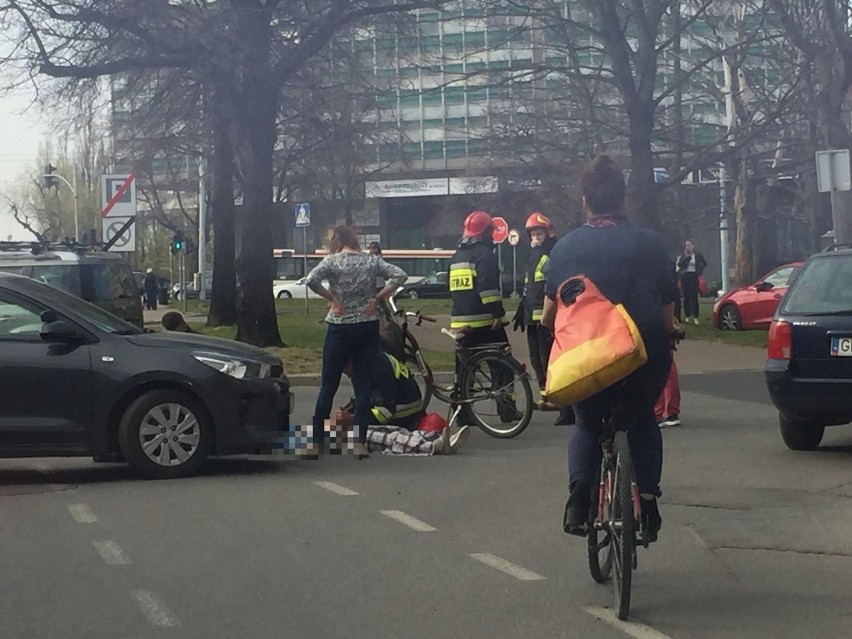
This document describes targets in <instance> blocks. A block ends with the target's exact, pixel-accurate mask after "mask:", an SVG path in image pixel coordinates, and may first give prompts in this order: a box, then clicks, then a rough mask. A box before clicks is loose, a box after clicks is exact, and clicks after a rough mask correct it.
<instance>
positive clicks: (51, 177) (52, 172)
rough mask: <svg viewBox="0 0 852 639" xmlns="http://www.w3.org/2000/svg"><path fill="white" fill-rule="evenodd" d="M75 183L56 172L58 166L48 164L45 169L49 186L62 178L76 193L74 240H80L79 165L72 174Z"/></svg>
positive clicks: (45, 181) (45, 176)
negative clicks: (78, 206)
mask: <svg viewBox="0 0 852 639" xmlns="http://www.w3.org/2000/svg"><path fill="white" fill-rule="evenodd" d="M71 179H72V181H73V182H74V183H73V184H72V183H71V182H69V181H68V180H66V179H65V178H64V177H62V176H61V175H58V174H57V173H56V167H55V166H51V165H50V164H48V165H47V166H46V167H45V170H44V183H45V185H46V186H47V188H50V187H51V186H56V182H55V180H62V181H63V182H64V183H65V184H66V186H68V188H69V189H71V193H73V194H74V240H75V241H77V242H79V241H80V218H79V217H78V215H77V167H76V166H75V167H74V172H73V174H72V176H71Z"/></svg>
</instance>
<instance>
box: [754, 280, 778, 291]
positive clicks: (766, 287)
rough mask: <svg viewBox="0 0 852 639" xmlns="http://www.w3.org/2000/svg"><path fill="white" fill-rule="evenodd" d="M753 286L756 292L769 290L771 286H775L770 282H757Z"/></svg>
mask: <svg viewBox="0 0 852 639" xmlns="http://www.w3.org/2000/svg"><path fill="white" fill-rule="evenodd" d="M754 288H755V289H756V290H757V292H758V293H764V292H766V291H771V290H772V289H773V288H775V286H774V285H773V284H771V283H770V282H758V283H757V284H755V285H754Z"/></svg>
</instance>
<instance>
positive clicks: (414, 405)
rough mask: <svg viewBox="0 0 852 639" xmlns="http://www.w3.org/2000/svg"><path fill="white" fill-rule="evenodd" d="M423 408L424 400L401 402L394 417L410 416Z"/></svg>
mask: <svg viewBox="0 0 852 639" xmlns="http://www.w3.org/2000/svg"><path fill="white" fill-rule="evenodd" d="M421 408H423V400H420V401H417V402H411V403H410V404H400V405H399V406H397V409H396V412H395V413H394V414H393V416H394V417H408V416H409V415H413V414H414V413H416V412H417V411H419V410H420V409H421Z"/></svg>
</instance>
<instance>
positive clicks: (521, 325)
mask: <svg viewBox="0 0 852 639" xmlns="http://www.w3.org/2000/svg"><path fill="white" fill-rule="evenodd" d="M525 299H526V298H523V297H522V298H521V301H520V302H518V310H516V311H515V318H514V319H513V320H512V330H513V331H516V330H518V329H521V333H523V332H524V330H525V329H526V322H525V321H524V315H526V313H525V312H524V300H525Z"/></svg>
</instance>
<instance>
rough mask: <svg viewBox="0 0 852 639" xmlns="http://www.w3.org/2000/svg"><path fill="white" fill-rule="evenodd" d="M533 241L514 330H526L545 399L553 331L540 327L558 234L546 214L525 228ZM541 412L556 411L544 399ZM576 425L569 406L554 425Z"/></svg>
mask: <svg viewBox="0 0 852 639" xmlns="http://www.w3.org/2000/svg"><path fill="white" fill-rule="evenodd" d="M524 228H525V229H526V231H527V234H528V235H529V238H530V247H531V251H530V259H529V262H528V264H527V272H526V274H525V275H524V295H523V297H522V298H521V302H520V304H518V310H517V311H515V319H514V322H513V323H514V330H518V329H519V328H520V329H521V332H523V331H524V330H526V333H527V345H528V346H529V351H530V363H531V364H532V367H533V370H534V371H535V376H536V379H538V387H539V391H540V392H541V396H542V398H543V397H544V384H545V381H546V378H547V363H548V361H549V359H550V347H551V345H552V344H553V334H552V333H551V332H550V329H549V328H547V327H546V326H542V324H541V313H542V310H543V309H544V281H545V278H546V274H547V260H548V257H549V256H550V251H551V250H553V246H554V245H555V244H556V233H555V232H554V230H553V225H552V224H551V222H550V218H548V217H547V216H546V215H544V214H543V213H538V212H536V213H533V214H531V215H530V216H529V217H528V218H527V221H526V224H524ZM538 408H539V410H555V408H556V407H555V406H554V405H553V404H551V403H550V402H548V401H546V400H545V399H541V401H539V403H538ZM572 423H574V412H573V411H572V410H571V407H570V406H567V407H564V408H563V409H561V410H560V411H559V417H558V418H557V420H556V422H555V425H557V426H562V425H567V424H572Z"/></svg>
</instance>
